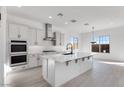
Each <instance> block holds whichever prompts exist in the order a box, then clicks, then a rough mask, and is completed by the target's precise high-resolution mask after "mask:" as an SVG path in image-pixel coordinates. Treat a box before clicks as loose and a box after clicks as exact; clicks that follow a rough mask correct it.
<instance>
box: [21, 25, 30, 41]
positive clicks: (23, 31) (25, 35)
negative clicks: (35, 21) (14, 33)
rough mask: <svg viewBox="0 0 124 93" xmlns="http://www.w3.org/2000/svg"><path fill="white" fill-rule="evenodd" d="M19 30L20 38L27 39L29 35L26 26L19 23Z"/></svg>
mask: <svg viewBox="0 0 124 93" xmlns="http://www.w3.org/2000/svg"><path fill="white" fill-rule="evenodd" d="M19 31H20V33H19V34H20V35H21V37H20V38H21V39H22V40H27V39H28V37H29V33H28V32H29V31H28V27H26V26H22V25H19Z"/></svg>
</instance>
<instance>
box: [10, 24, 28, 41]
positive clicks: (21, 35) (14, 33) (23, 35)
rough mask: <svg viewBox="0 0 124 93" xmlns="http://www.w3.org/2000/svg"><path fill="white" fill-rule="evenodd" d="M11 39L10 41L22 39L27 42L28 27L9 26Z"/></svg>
mask: <svg viewBox="0 0 124 93" xmlns="http://www.w3.org/2000/svg"><path fill="white" fill-rule="evenodd" d="M9 38H10V39H16V40H18V39H21V40H27V38H28V27H26V26H23V25H18V24H12V23H11V24H9Z"/></svg>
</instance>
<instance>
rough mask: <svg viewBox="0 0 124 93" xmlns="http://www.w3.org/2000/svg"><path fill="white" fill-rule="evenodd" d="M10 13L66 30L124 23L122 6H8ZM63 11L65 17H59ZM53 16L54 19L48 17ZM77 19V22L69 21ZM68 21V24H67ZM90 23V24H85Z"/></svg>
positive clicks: (83, 30)
mask: <svg viewBox="0 0 124 93" xmlns="http://www.w3.org/2000/svg"><path fill="white" fill-rule="evenodd" d="M7 9H8V13H10V14H14V15H17V16H21V17H24V18H28V19H33V20H37V21H40V22H44V23H46V22H49V23H52V24H53V25H55V26H57V27H60V28H63V29H65V30H66V31H74V32H87V31H90V30H91V27H92V26H95V30H100V29H106V28H112V27H118V26H122V25H124V7H121V6H23V7H21V8H19V7H15V6H9V7H7ZM58 13H63V14H64V16H63V17H58V16H57V14H58ZM49 16H52V17H53V18H52V19H49V18H48V17H49ZM71 19H76V20H77V22H76V23H71V22H69V21H70V20H71ZM65 22H68V24H65ZM85 23H89V26H84V24H85Z"/></svg>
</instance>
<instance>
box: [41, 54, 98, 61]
mask: <svg viewBox="0 0 124 93" xmlns="http://www.w3.org/2000/svg"><path fill="white" fill-rule="evenodd" d="M95 54H96V53H84V52H77V53H74V54H70V55H63V54H53V55H52V54H48V55H41V57H42V58H45V59H52V60H54V61H56V62H66V61H71V60H75V59H80V58H85V57H89V56H93V55H95Z"/></svg>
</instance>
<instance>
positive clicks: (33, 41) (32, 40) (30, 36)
mask: <svg viewBox="0 0 124 93" xmlns="http://www.w3.org/2000/svg"><path fill="white" fill-rule="evenodd" d="M28 40H29V42H28V45H29V46H32V45H35V44H36V40H37V39H36V29H34V28H29V34H28Z"/></svg>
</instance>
